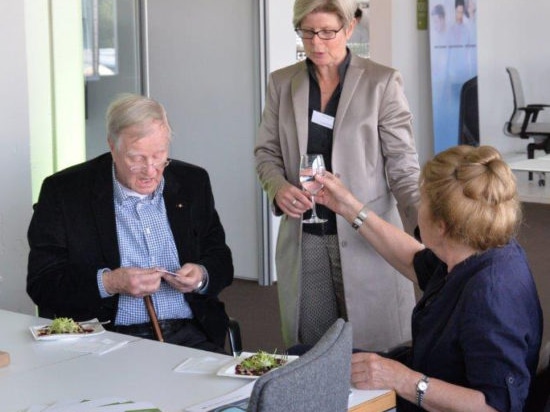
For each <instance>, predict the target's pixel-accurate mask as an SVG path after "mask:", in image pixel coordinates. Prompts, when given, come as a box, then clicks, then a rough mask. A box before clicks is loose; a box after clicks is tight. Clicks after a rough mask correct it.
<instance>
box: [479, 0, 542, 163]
mask: <svg viewBox="0 0 550 412" xmlns="http://www.w3.org/2000/svg"><path fill="white" fill-rule="evenodd" d="M549 18H550V1H548V0H529V1H521V2H518V1H515V0H478V27H477V30H478V50H479V52H478V62H479V106H480V130H481V142H482V143H484V144H490V145H494V146H496V147H498V148H499V149H500V150H501V151H502V152H504V153H507V152H512V151H517V150H521V151H523V152H525V150H526V144H527V141H525V140H521V139H517V138H512V137H507V136H504V133H503V132H502V129H503V124H504V122H505V121H507V120H508V119H509V117H510V114H511V113H512V109H513V100H512V91H511V88H510V81H509V79H508V75H507V73H506V71H505V67H506V66H514V67H516V68H517V69H518V71H519V74H520V76H521V78H522V81H523V88H524V92H525V98H526V100H527V103H529V102H530V103H541V102H546V103H549V104H550V47H549V45H548V41H549V39H550V24H549V23H548V19H549ZM543 118H544V119H546V120H547V121H549V120H548V119H550V111H548V110H547V111H546V113H545V116H544V117H543Z"/></svg>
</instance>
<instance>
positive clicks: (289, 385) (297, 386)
mask: <svg viewBox="0 0 550 412" xmlns="http://www.w3.org/2000/svg"><path fill="white" fill-rule="evenodd" d="M351 353H352V335H351V324H349V323H347V322H344V321H343V320H342V319H338V320H337V321H336V322H335V323H334V324H333V325H332V326H331V327H330V329H329V330H328V331H327V332H326V333H325V335H324V336H323V337H322V338H321V340H320V341H319V342H318V343H317V344H316V345H315V346H314V347H313V348H312V349H310V350H309V351H308V352H306V353H305V354H304V355H302V356H301V357H300V358H299V359H297V360H295V361H294V362H291V363H289V364H288V365H285V366H284V367H282V368H279V369H276V370H274V371H271V372H269V373H267V374H265V375H263V376H261V377H260V378H258V380H257V381H256V383H255V385H254V389H253V390H252V395H251V397H250V402H249V404H248V412H268V411H269V412H283V411H284V412H287V411H298V410H299V411H316V412H325V411H326V412H339V411H347V409H348V399H349V393H350V392H349V391H350V377H351Z"/></svg>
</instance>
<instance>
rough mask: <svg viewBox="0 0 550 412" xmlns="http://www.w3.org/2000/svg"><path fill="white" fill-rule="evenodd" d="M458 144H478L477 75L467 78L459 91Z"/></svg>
mask: <svg viewBox="0 0 550 412" xmlns="http://www.w3.org/2000/svg"><path fill="white" fill-rule="evenodd" d="M458 144H466V145H470V146H479V105H478V98H477V76H475V77H473V78H471V79H470V80H468V81H467V82H466V83H464V85H463V86H462V89H461V91H460V112H459V119H458Z"/></svg>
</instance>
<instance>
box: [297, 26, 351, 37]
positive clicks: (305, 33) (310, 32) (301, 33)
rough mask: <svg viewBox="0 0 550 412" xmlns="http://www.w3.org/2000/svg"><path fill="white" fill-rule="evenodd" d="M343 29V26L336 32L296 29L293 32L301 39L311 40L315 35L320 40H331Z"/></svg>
mask: <svg viewBox="0 0 550 412" xmlns="http://www.w3.org/2000/svg"><path fill="white" fill-rule="evenodd" d="M343 28H344V26H342V27H340V28H339V29H338V30H326V29H323V30H318V31H314V30H307V29H300V28H296V29H294V31H295V32H296V34H297V35H298V37H299V38H301V39H306V40H311V39H313V38H314V37H315V35H317V36H318V37H319V38H320V39H321V40H332V39H334V38H335V37H336V34H337V33H338V32H339V31H340V30H342V29H343Z"/></svg>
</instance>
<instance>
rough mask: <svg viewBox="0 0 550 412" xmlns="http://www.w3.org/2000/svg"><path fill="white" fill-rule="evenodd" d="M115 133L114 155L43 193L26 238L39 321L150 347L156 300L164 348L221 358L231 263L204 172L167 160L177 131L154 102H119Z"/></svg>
mask: <svg viewBox="0 0 550 412" xmlns="http://www.w3.org/2000/svg"><path fill="white" fill-rule="evenodd" d="M107 130H108V139H107V140H108V143H109V147H110V153H105V154H103V155H101V156H99V157H97V158H95V159H92V160H89V161H87V162H85V163H82V164H79V165H76V166H73V167H70V168H68V169H66V170H63V171H61V172H58V173H56V174H54V175H52V176H50V177H48V178H46V179H45V180H44V182H43V185H42V189H41V193H40V197H39V200H38V203H37V204H36V206H35V210H34V215H33V217H32V221H31V223H30V227H29V230H28V240H29V245H30V254H29V262H28V275H27V292H28V294H29V296H30V297H31V298H32V299H33V301H34V302H35V303H36V304H37V305H38V307H39V312H40V315H41V316H46V317H50V318H53V317H60V316H67V317H72V318H74V319H75V320H77V321H78V320H79V321H82V320H86V319H91V318H96V317H97V318H98V319H99V320H102V321H105V320H110V321H111V322H110V324H109V325H108V326H107V328H109V329H111V330H114V331H116V332H120V333H126V334H130V335H134V336H140V337H144V338H153V337H154V334H153V332H154V331H153V328H152V326H151V322H150V320H152V318H154V316H153V317H152V318H151V319H150V316H149V313H148V311H147V308H146V305H145V303H144V297H145V296H150V297H151V298H152V302H153V305H154V309H155V311H154V312H156V315H157V316H158V319H159V324H160V329H161V331H162V335H163V336H164V340H165V341H166V342H170V343H175V344H179V345H184V346H189V347H194V348H199V349H204V350H209V351H216V352H223V345H224V341H225V333H226V327H227V321H228V318H227V315H226V313H225V310H224V306H223V303H221V302H220V301H218V299H217V295H218V293H219V292H220V291H221V290H222V289H223V288H224V287H226V286H228V285H230V284H231V282H232V280H233V263H232V258H231V251H230V249H229V247H228V246H227V245H226V243H225V233H224V229H223V227H222V224H221V222H220V220H219V217H218V214H217V212H216V209H215V207H214V198H213V194H212V189H211V186H210V180H209V177H208V174H207V172H206V171H205V170H203V169H201V168H199V167H197V166H194V165H191V164H188V163H184V162H181V161H176V160H170V159H169V157H168V154H169V148H170V140H171V129H170V125H169V122H168V119H167V116H166V112H165V110H164V108H163V106H162V105H161V104H159V103H158V102H156V101H154V100H152V99H149V98H146V97H143V96H139V95H132V94H129V95H123V96H122V97H120V98H119V99H117V100H116V101H114V102H113V103H112V104H111V105H110V107H109V109H108V111H107ZM170 272H172V273H170Z"/></svg>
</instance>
